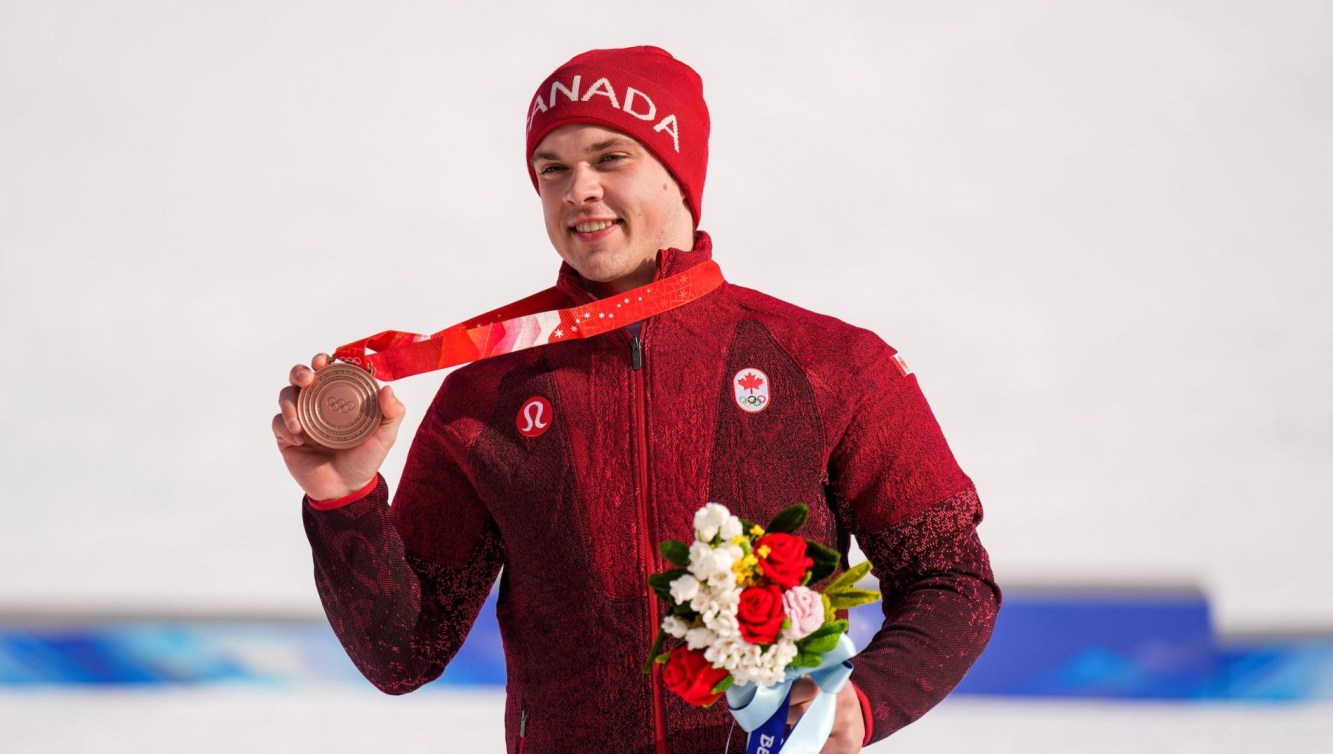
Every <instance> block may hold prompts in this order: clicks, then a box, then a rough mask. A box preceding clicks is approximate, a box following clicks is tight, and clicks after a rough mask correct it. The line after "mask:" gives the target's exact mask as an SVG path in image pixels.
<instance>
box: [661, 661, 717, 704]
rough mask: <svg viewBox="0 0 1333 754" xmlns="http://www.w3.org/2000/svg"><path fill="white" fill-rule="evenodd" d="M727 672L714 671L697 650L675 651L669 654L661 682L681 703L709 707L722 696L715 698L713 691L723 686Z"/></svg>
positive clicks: (715, 669)
mask: <svg viewBox="0 0 1333 754" xmlns="http://www.w3.org/2000/svg"><path fill="white" fill-rule="evenodd" d="M727 675H728V673H727V671H725V670H720V669H718V668H715V667H713V665H712V663H710V662H708V660H706V659H704V653H703V652H700V651H699V650H697V649H686V648H685V647H678V648H676V649H673V650H672V651H671V656H670V659H668V660H667V664H666V667H665V668H663V669H662V680H663V681H664V682H665V683H666V687H667V688H668V689H670V690H671V691H672V692H673V693H675V694H676V695H677V696H679V697H680V698H681V699H684V700H685V701H687V702H689V703H690V704H693V705H696V706H699V707H708V706H710V705H712V704H713V702H716V701H717V699H718V697H720V696H722V694H720V693H718V694H714V693H713V687H714V686H716V685H718V684H719V683H721V682H722V679H723V678H726V677H727Z"/></svg>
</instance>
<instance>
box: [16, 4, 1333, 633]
mask: <svg viewBox="0 0 1333 754" xmlns="http://www.w3.org/2000/svg"><path fill="white" fill-rule="evenodd" d="M1330 39H1333V10H1330V6H1329V5H1328V4H1327V3H1322V2H1298V1H1296V0H1280V1H1278V2H1262V3H1261V2H1215V1H1208V2H1202V1H1201V2H1169V3H1162V2H1124V1H1122V2H1116V3H1110V2H1101V3H1078V2H1072V3H1071V2H1016V1H1011V2H1004V3H986V2H935V3H908V2H876V3H869V2H867V3H811V2H806V3H791V2H775V1H771V0H770V1H766V2H728V3H715V2H707V3H706V2H673V3H658V4H633V5H631V4H625V3H621V4H609V5H608V4H603V5H600V6H595V5H593V6H590V5H574V4H555V3H537V2H523V3H506V4H503V5H499V4H496V5H494V6H488V5H484V4H481V3H461V2H459V3H445V2H391V3H373V4H372V3H361V4H356V3H347V2H318V3H316V2H269V1H266V2H228V3H225V4H224V3H212V4H202V3H193V4H186V3H175V2H119V3H98V2H87V1H85V2H53V1H51V0H43V1H42V2H35V1H34V2H14V1H12V0H8V1H4V0H0V322H2V323H3V335H4V339H3V348H4V351H3V353H4V357H5V360H6V363H5V365H4V368H3V372H2V373H3V377H0V380H2V382H0V388H2V389H0V395H3V396H4V397H5V399H6V400H7V402H8V403H7V405H6V407H5V408H4V411H3V416H4V418H5V421H4V426H5V431H4V432H3V435H0V443H3V453H0V479H3V490H4V491H3V493H0V495H2V496H3V497H2V498H0V499H3V506H4V507H3V525H0V574H4V575H3V576H0V609H4V610H6V611H10V612H12V611H14V610H19V611H24V610H30V611H41V610H48V609H52V610H54V609H60V610H64V609H78V610H85V609H86V610H115V611H117V612H125V611H130V612H133V611H135V610H152V611H168V612H194V611H206V612H218V611H232V610H236V611H247V612H266V611H267V612H282V613H296V614H303V615H314V614H317V613H318V610H319V608H318V603H317V599H316V596H315V593H314V589H313V587H312V584H311V579H310V565H309V553H308V548H307V546H306V544H305V540H304V535H303V533H302V531H301V525H300V515H299V507H298V503H299V492H298V491H297V489H296V487H295V486H294V484H293V483H292V482H291V481H290V479H289V478H288V477H287V476H286V473H285V471H284V469H283V467H282V464H281V461H280V458H279V456H278V453H277V452H276V450H275V449H274V444H273V440H272V437H271V434H270V432H269V421H270V418H271V416H272V414H273V413H274V412H275V410H276V395H277V392H278V390H279V388H281V387H282V385H283V384H285V380H286V373H287V370H288V368H289V366H290V365H291V364H292V363H294V362H295V361H297V360H302V359H307V358H308V357H309V356H310V355H311V354H313V353H314V352H316V351H318V350H325V349H330V348H332V347H334V346H336V345H339V344H341V343H345V342H347V341H350V340H353V339H355V338H358V337H361V336H364V335H369V334H371V333H373V332H378V331H380V330H383V329H390V328H394V329H404V330H414V331H418V332H430V331H434V330H435V329H437V328H440V327H443V326H445V325H447V324H450V323H452V322H455V321H458V320H461V319H463V318H464V317H466V316H468V315H470V314H473V313H475V312H478V311H482V310H485V309H488V308H491V307H493V306H496V305H499V304H501V303H505V302H507V301H510V300H513V299H515V298H518V297H520V296H522V295H526V294H527V293H530V292H532V291H535V290H537V289H539V288H543V287H545V286H547V285H550V284H551V283H552V282H553V280H554V275H555V270H556V267H557V263H558V259H557V258H556V256H555V254H554V253H553V252H552V251H551V249H550V247H549V244H548V243H547V241H546V238H545V233H544V230H543V228H542V224H541V217H540V210H539V204H538V200H537V197H536V194H535V193H534V191H533V190H532V187H531V185H530V184H529V183H528V179H527V176H526V173H525V171H524V167H523V123H524V119H525V116H526V110H527V105H528V103H529V102H530V99H531V97H532V94H533V92H534V90H535V88H536V86H537V84H538V83H539V82H540V81H541V80H542V79H543V78H544V77H545V76H546V75H547V74H548V73H549V72H550V71H551V70H552V69H554V68H555V67H556V66H557V65H559V64H560V63H562V62H563V61H564V60H566V59H567V58H569V57H570V56H572V55H573V54H575V53H577V52H579V51H582V50H584V49H588V48H592V47H615V46H624V45H630V44H643V43H649V44H657V45H660V46H663V47H666V48H667V49H669V50H671V51H672V52H673V53H674V54H676V55H677V56H678V57H680V58H681V59H683V60H685V61H687V62H688V63H690V64H691V65H692V66H693V67H694V68H696V69H697V70H698V71H699V72H700V73H701V74H702V75H703V78H704V81H705V91H706V94H707V97H708V101H709V105H710V107H711V111H712V117H713V139H712V143H711V145H712V154H713V158H712V162H711V167H710V171H709V176H708V183H707V190H706V192H705V196H704V203H703V204H704V210H703V217H702V221H703V222H702V227H703V228H704V229H705V230H708V231H709V232H710V233H712V235H713V238H714V241H715V244H716V257H717V259H718V260H719V262H720V263H721V264H722V266H723V269H724V271H725V272H726V274H727V276H728V278H729V279H731V280H732V281H734V282H737V283H740V284H743V285H747V286H751V287H755V288H759V289H761V290H764V291H766V292H769V293H772V294H774V295H777V296H779V297H781V298H784V299H787V300H790V301H792V302H793V303H796V304H798V305H801V306H805V307H807V308H811V309H814V310H817V311H821V312H826V313H830V314H833V315H835V316H838V317H840V318H842V319H845V320H847V321H849V322H852V323H854V324H858V325H863V326H866V327H870V328H871V329H874V330H875V331H877V332H879V333H880V334H881V335H882V336H883V337H884V338H885V339H886V340H888V341H889V342H890V343H891V344H893V345H895V346H896V347H898V348H899V349H900V350H901V351H902V352H903V354H904V355H905V356H906V358H907V360H908V362H909V363H910V364H911V365H912V367H913V368H914V369H915V371H916V372H917V374H918V376H919V377H920V379H921V382H922V385H923V387H924V389H925V391H926V394H927V396H928V397H929V398H930V400H931V402H932V405H933V406H934V408H935V411H936V413H937V415H938V417H939V419H940V421H941V423H942V425H943V426H944V429H945V432H946V434H947V436H948V437H949V438H950V441H951V444H952V446H953V448H954V450H955V452H956V454H957V456H958V457H959V460H960V462H961V463H962V464H963V467H964V469H965V470H967V471H968V473H969V474H970V475H971V476H972V477H973V478H974V480H975V481H976V482H977V484H978V487H979V488H980V491H981V493H982V499H983V502H984V503H985V505H986V509H987V520H986V523H985V524H984V525H983V527H982V538H983V541H984V542H985V543H986V545H987V546H988V548H989V549H990V552H991V555H992V558H993V561H994V564H995V567H996V571H997V574H998V576H999V578H1000V580H1001V583H1002V584H1003V583H1006V581H1009V582H1015V583H1018V582H1032V581H1052V582H1069V581H1075V582H1082V581H1094V582H1117V583H1119V582H1126V581H1129V582H1134V583H1173V584H1175V583H1182V582H1188V583H1198V584H1200V585H1202V586H1203V587H1205V588H1206V589H1207V590H1208V592H1209V594H1210V595H1211V596H1212V597H1213V598H1214V600H1215V605H1216V609H1217V620H1218V624H1219V626H1220V627H1221V628H1223V629H1224V630H1245V629H1284V630H1285V629H1294V628H1312V627H1319V626H1328V625H1330V624H1333V597H1331V596H1330V594H1333V592H1330V590H1329V589H1328V587H1327V583H1326V582H1327V578H1328V576H1329V574H1330V572H1331V569H1330V565H1331V564H1330V555H1329V554H1328V553H1329V552H1330V548H1328V547H1327V546H1326V539H1327V537H1328V532H1329V530H1330V526H1333V505H1330V502H1333V501H1330V496H1329V492H1328V489H1329V484H1328V483H1329V477H1330V464H1329V463H1328V459H1329V457H1330V451H1331V450H1333V430H1330V428H1329V427H1330V419H1333V399H1331V398H1330V394H1329V389H1328V385H1329V378H1328V374H1329V373H1330V371H1331V369H1333V357H1331V356H1330V346H1331V345H1333V334H1331V332H1330V329H1331V328H1330V322H1333V297H1330V296H1329V295H1328V287H1329V282H1330V280H1331V279H1333V276H1331V275H1330V273H1331V272H1333V261H1330V259H1331V257H1330V254H1329V245H1330V242H1333V221H1331V220H1330V219H1329V218H1330V213H1329V207H1330V206H1331V205H1333V184H1331V183H1330V177H1329V176H1330V174H1331V172H1333V146H1330V144H1331V141H1330V138H1329V135H1330V133H1333V98H1331V97H1330V92H1333V88H1330V86H1329V82H1330V80H1331V74H1333V45H1330V44H1329V41H1330ZM439 377H440V375H439V374H435V375H430V376H422V377H416V378H412V379H409V380H405V381H403V382H401V383H398V384H397V385H396V387H397V389H398V390H399V392H400V395H401V396H402V397H403V398H404V400H405V401H406V402H407V403H408V405H409V410H410V416H409V420H410V424H411V425H412V426H415V423H416V421H418V420H419V418H420V416H421V412H422V411H423V410H424V409H425V407H426V405H427V403H428V401H429V399H430V397H431V396H432V395H433V393H434V391H435V388H436V386H437V385H438V383H439ZM410 435H411V429H410V428H408V429H407V430H406V431H405V432H404V435H403V436H402V438H400V444H399V447H398V448H397V449H395V454H394V455H393V456H392V457H391V460H390V463H389V467H388V469H386V471H388V472H389V473H388V476H389V477H390V479H391V481H393V480H394V479H396V476H397V473H398V470H399V469H400V468H401V464H402V461H403V457H404V453H405V451H406V448H407V445H408V442H407V440H408V438H409V437H410Z"/></svg>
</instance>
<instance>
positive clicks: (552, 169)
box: [537, 165, 565, 175]
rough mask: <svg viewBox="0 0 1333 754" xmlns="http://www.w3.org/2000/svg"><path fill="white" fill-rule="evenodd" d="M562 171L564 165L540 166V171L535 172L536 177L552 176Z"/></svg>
mask: <svg viewBox="0 0 1333 754" xmlns="http://www.w3.org/2000/svg"><path fill="white" fill-rule="evenodd" d="M564 169H565V166H564V165H544V166H542V167H541V168H540V169H538V170H537V174H538V175H553V174H555V173H558V172H560V171H561V170H564Z"/></svg>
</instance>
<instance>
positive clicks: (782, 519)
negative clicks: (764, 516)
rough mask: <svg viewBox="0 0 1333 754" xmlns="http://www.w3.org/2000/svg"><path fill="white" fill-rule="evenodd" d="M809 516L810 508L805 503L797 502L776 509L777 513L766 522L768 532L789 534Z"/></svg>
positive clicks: (803, 523)
mask: <svg viewBox="0 0 1333 754" xmlns="http://www.w3.org/2000/svg"><path fill="white" fill-rule="evenodd" d="M809 517H810V509H809V508H807V507H806V506H805V503H797V504H796V505H793V506H790V507H788V508H783V509H782V510H780V511H778V515H776V516H774V517H773V520H772V521H770V522H769V524H768V531H769V533H770V534H771V533H773V532H782V533H784V534H790V533H792V532H794V531H796V530H797V529H799V528H801V527H802V526H804V525H805V520H806V519H807V518H809Z"/></svg>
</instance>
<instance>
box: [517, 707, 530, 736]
mask: <svg viewBox="0 0 1333 754" xmlns="http://www.w3.org/2000/svg"><path fill="white" fill-rule="evenodd" d="M527 735H528V711H527V710H523V713H522V714H520V715H519V717H518V737H519V738H523V737H525V736H527Z"/></svg>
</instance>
